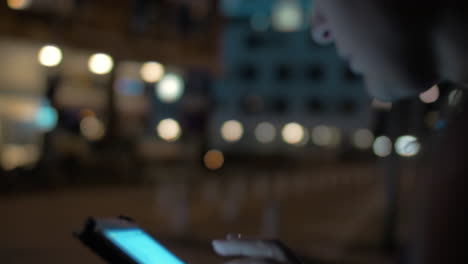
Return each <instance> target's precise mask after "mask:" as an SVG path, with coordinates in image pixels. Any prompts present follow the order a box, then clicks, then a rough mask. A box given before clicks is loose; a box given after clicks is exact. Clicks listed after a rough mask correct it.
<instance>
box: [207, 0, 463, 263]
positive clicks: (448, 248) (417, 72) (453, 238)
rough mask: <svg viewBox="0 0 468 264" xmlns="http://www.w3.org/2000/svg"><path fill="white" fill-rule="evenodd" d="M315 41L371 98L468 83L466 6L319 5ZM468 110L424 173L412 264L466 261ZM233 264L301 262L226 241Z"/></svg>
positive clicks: (441, 1)
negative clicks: (328, 47) (331, 48)
mask: <svg viewBox="0 0 468 264" xmlns="http://www.w3.org/2000/svg"><path fill="white" fill-rule="evenodd" d="M313 24H314V26H313V30H314V31H315V34H314V36H315V37H316V39H317V41H319V42H324V41H325V42H328V41H334V42H335V44H336V46H337V49H338V51H339V53H340V54H341V56H343V57H344V58H345V59H346V60H348V61H349V63H350V66H351V68H352V69H353V70H354V71H355V72H358V73H361V74H362V75H363V77H364V80H365V83H366V86H367V88H368V91H369V93H370V94H371V95H372V96H373V97H375V98H377V99H380V100H383V101H396V100H399V99H404V98H408V97H412V96H417V95H419V94H420V93H422V92H424V91H426V90H428V89H429V88H430V87H432V86H433V85H435V84H437V83H440V82H451V83H454V84H457V85H458V86H461V87H463V86H466V84H468V30H466V26H468V1H466V0H459V1H457V0H426V1H403V0H315V1H314V23H313ZM467 114H468V111H467V110H465V109H461V110H460V111H459V112H458V113H456V114H455V115H454V116H453V117H452V118H451V122H450V123H449V125H448V127H447V130H446V132H445V133H444V135H443V136H442V138H441V139H440V140H437V142H434V144H435V145H438V148H437V150H438V151H436V153H434V162H431V163H430V164H431V166H432V168H431V169H430V171H431V173H430V174H429V175H427V176H426V175H425V179H424V187H425V188H423V189H424V190H425V191H424V192H423V193H424V194H423V195H422V199H421V201H422V202H421V206H420V212H419V213H418V214H417V215H418V217H417V219H416V220H415V221H414V222H415V228H414V229H415V232H414V233H415V236H414V239H413V240H412V242H411V243H412V245H411V248H412V249H414V250H413V252H411V256H412V257H411V263H416V264H423V263H424V264H426V263H437V264H439V263H468V257H467V256H466V255H468V252H465V250H464V249H465V245H468V244H467V243H464V242H465V241H466V240H467V238H468V228H467V224H468V198H467V197H468V195H465V194H464V192H465V188H466V187H468V184H467V183H468V177H466V176H468V175H467V174H468V173H467V172H468V165H467V164H468V162H467V161H468V158H466V153H467V151H468V139H467V138H466V137H468V125H467V124H465V123H466V122H465V117H466V116H467ZM213 246H214V249H215V251H216V252H217V253H218V254H220V255H222V256H243V257H245V258H243V259H239V260H235V261H234V262H232V263H298V262H299V261H298V260H297V259H296V258H295V257H294V256H293V255H292V254H291V253H290V252H289V250H287V249H285V248H284V247H283V246H281V245H280V244H278V243H276V242H271V241H262V240H243V239H241V238H229V239H226V240H217V241H214V242H213Z"/></svg>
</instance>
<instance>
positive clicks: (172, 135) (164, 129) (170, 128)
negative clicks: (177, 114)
mask: <svg viewBox="0 0 468 264" xmlns="http://www.w3.org/2000/svg"><path fill="white" fill-rule="evenodd" d="M156 131H157V132H158V135H159V137H161V138H162V139H164V140H165V141H168V142H173V141H176V140H178V139H179V138H180V136H181V134H182V129H181V128H180V125H179V123H178V122H177V121H176V120H174V119H170V118H168V119H164V120H162V121H161V122H159V124H158V126H157V127H156Z"/></svg>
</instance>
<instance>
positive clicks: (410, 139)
mask: <svg viewBox="0 0 468 264" xmlns="http://www.w3.org/2000/svg"><path fill="white" fill-rule="evenodd" d="M420 150H421V144H420V143H419V141H418V139H417V138H416V137H415V136H411V135H405V136H401V137H399V138H398V139H397V140H396V142H395V151H396V153H397V154H398V155H400V156H403V157H413V156H416V155H417V154H418V153H419V151H420Z"/></svg>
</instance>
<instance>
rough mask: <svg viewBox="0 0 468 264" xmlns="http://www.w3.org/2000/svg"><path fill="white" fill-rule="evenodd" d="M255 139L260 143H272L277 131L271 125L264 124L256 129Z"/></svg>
mask: <svg viewBox="0 0 468 264" xmlns="http://www.w3.org/2000/svg"><path fill="white" fill-rule="evenodd" d="M255 137H256V138H257V140H258V141H259V142H260V143H264V144H267V143H271V142H273V140H275V137H276V129H275V126H273V125H272V124H271V123H268V122H263V123H260V124H258V125H257V127H256V128H255Z"/></svg>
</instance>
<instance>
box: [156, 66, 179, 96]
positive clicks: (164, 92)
mask: <svg viewBox="0 0 468 264" xmlns="http://www.w3.org/2000/svg"><path fill="white" fill-rule="evenodd" d="M183 93H184V80H183V79H182V77H181V76H180V75H178V74H175V73H168V74H166V75H165V76H164V77H163V78H162V79H161V81H160V82H159V83H158V84H157V85H156V95H157V97H158V98H159V100H161V101H162V102H164V103H174V102H176V101H178V100H179V99H180V98H181V97H182V95H183Z"/></svg>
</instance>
